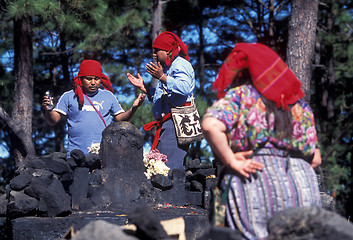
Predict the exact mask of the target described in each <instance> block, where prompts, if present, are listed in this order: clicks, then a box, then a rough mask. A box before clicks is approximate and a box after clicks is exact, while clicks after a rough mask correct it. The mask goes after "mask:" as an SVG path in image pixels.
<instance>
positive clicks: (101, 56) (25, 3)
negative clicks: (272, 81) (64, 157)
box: [0, 0, 353, 218]
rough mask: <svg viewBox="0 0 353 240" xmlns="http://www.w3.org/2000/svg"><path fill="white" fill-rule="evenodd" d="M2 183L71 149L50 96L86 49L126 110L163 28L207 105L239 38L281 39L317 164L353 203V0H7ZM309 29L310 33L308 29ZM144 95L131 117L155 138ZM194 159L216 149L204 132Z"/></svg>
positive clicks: (65, 86)
mask: <svg viewBox="0 0 353 240" xmlns="http://www.w3.org/2000/svg"><path fill="white" fill-rule="evenodd" d="M0 7H1V9H0V32H1V39H0V92H1V94H0V126H1V131H0V156H1V158H0V163H1V166H0V167H1V168H0V173H1V178H0V185H1V191H5V188H6V185H7V184H8V182H9V180H10V179H11V178H12V177H13V176H14V170H15V169H16V167H17V166H19V165H20V164H21V162H22V161H24V159H25V158H26V157H27V156H30V155H32V154H36V155H43V154H46V153H49V152H53V151H65V139H66V128H65V123H64V122H63V123H62V124H59V125H57V126H56V127H54V128H51V127H49V126H48V125H47V124H46V123H45V121H44V117H43V112H42V110H41V102H42V98H43V95H44V93H45V91H47V90H51V91H52V92H53V95H54V99H55V100H57V99H58V97H59V96H60V95H61V94H62V93H63V92H64V91H67V90H70V89H71V88H72V79H73V77H74V76H76V74H77V72H78V67H79V64H80V63H81V61H82V60H83V59H88V58H91V59H92V58H93V59H97V60H98V61H100V62H101V63H102V66H103V69H104V72H105V73H106V74H107V75H108V76H109V78H110V79H111V82H112V84H113V87H114V89H115V95H116V97H117V98H118V100H119V101H120V102H121V103H122V105H123V107H124V109H127V108H128V107H129V106H131V104H132V99H133V98H134V97H135V96H136V94H138V91H137V90H136V89H134V88H133V86H132V85H131V84H130V83H129V82H128V80H127V78H126V73H127V72H131V73H133V74H136V73H137V72H140V73H141V74H142V76H143V77H144V78H145V79H146V80H148V81H151V82H152V83H154V82H155V81H154V80H152V79H151V77H150V76H148V74H146V71H145V65H146V63H148V62H150V61H152V49H151V45H152V42H153V39H154V38H155V37H156V35H157V34H158V33H160V32H161V31H164V30H169V31H173V32H174V33H176V34H177V35H179V36H180V37H181V39H182V40H183V41H184V42H185V43H186V44H187V45H188V47H189V53H190V59H191V60H190V61H191V63H192V65H193V66H194V69H195V73H196V89H195V95H196V104H197V107H198V109H199V111H200V114H201V115H202V114H203V113H204V112H205V109H206V108H207V107H208V106H210V105H211V103H212V102H213V101H214V100H215V93H214V92H212V89H211V85H212V82H213V81H214V79H215V77H216V75H217V72H218V70H219V68H220V66H221V64H222V62H223V61H224V59H225V58H226V56H227V55H228V54H229V53H230V51H231V50H232V48H233V47H234V45H235V44H236V43H237V42H249V43H253V42H259V43H263V44H266V45H268V46H270V47H271V48H273V49H274V50H275V51H276V52H277V53H278V54H279V55H280V56H281V57H282V58H283V59H285V60H286V62H287V64H288V65H289V66H290V67H291V68H292V69H293V71H294V72H295V73H296V74H297V76H298V78H299V79H300V80H301V81H302V83H303V89H304V91H305V93H306V94H307V95H306V100H307V101H308V102H310V105H311V107H312V108H313V110H314V113H315V117H316V127H317V131H318V136H319V142H320V149H321V152H322V160H323V163H322V166H321V168H319V169H318V170H317V173H318V176H319V177H320V180H321V183H322V190H323V191H325V192H327V193H328V194H330V195H331V196H333V197H334V199H335V206H336V211H337V212H338V213H340V214H341V215H343V216H345V217H347V218H350V216H352V214H353V204H351V203H352V201H353V178H352V171H353V162H352V148H353V144H352V140H353V139H352V134H353V121H352V111H353V107H352V103H353V93H352V89H353V88H352V82H353V81H352V80H353V1H351V0H350V1H343V0H338V1H334V0H322V1H318V0H311V1H307V0H292V1H290V0H283V1H275V0H238V1H232V0H218V1H213V0H119V1H116V0H36V1H34V0H33V1H30V0H18V1H11V0H1V4H0ZM305 30H307V31H308V32H306V31H305ZM152 118H153V117H152V114H151V104H150V103H149V102H148V101H145V103H144V104H143V106H142V107H141V108H140V109H139V110H138V111H137V113H136V115H135V116H134V118H133V119H132V123H133V124H134V125H135V126H137V127H138V128H139V129H140V130H141V131H142V133H143V135H144V138H145V142H146V145H147V147H148V143H150V142H151V140H152V137H153V132H152V133H150V132H144V131H143V129H142V125H143V124H145V123H148V122H149V121H151V120H153V119H152ZM188 155H189V156H188V158H195V157H198V158H200V159H201V160H202V161H210V160H212V159H213V157H212V152H211V151H210V149H209V147H207V143H206V142H205V141H202V142H198V143H195V144H193V146H192V148H191V150H190V151H189V154H188Z"/></svg>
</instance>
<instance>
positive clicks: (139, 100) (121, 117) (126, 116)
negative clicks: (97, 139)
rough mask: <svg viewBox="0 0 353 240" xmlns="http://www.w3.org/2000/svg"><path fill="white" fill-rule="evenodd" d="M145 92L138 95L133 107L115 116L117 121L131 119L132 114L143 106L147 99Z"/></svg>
mask: <svg viewBox="0 0 353 240" xmlns="http://www.w3.org/2000/svg"><path fill="white" fill-rule="evenodd" d="M145 96H146V95H145V94H143V93H140V94H139V95H138V97H137V98H136V99H135V101H134V103H133V104H132V107H131V108H130V109H129V110H127V111H126V112H123V113H120V114H118V115H115V116H114V120H115V121H130V119H131V118H132V116H133V115H134V114H135V112H136V110H137V109H138V108H139V107H140V106H141V104H142V103H143V101H145Z"/></svg>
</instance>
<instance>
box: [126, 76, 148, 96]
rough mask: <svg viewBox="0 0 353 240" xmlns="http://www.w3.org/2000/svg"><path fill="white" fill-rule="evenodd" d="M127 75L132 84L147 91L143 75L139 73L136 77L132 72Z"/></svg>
mask: <svg viewBox="0 0 353 240" xmlns="http://www.w3.org/2000/svg"><path fill="white" fill-rule="evenodd" d="M126 76H127V78H128V79H129V81H130V82H131V84H132V85H134V86H135V87H137V88H139V89H141V91H143V92H144V93H147V92H146V88H145V85H144V83H143V78H142V77H141V75H140V74H139V73H137V77H134V76H133V75H131V74H130V73H127V74H126Z"/></svg>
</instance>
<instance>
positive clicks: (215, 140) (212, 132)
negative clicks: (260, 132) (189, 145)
mask: <svg viewBox="0 0 353 240" xmlns="http://www.w3.org/2000/svg"><path fill="white" fill-rule="evenodd" d="M202 130H203V135H204V137H205V138H206V140H207V142H208V143H209V145H210V146H211V148H212V150H213V151H214V152H215V154H216V155H217V156H218V157H219V159H220V160H221V161H222V163H223V164H224V165H225V166H227V167H229V168H231V169H233V170H235V171H237V172H238V173H240V174H241V175H243V176H244V177H246V178H248V177H249V176H250V174H251V173H255V172H256V171H257V170H261V169H263V168H264V165H263V164H262V163H260V162H258V161H255V160H252V159H248V157H250V156H251V154H252V153H253V151H246V152H238V153H235V154H234V153H233V151H232V149H231V148H230V147H229V145H228V139H227V135H226V131H227V128H226V126H225V125H224V123H223V122H221V121H220V120H218V119H216V118H213V117H206V118H204V119H203V121H202Z"/></svg>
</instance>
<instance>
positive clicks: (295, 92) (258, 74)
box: [213, 43, 304, 110]
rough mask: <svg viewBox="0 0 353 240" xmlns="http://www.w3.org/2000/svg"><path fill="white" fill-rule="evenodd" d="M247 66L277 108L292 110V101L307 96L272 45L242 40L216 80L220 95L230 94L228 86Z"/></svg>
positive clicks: (261, 90) (257, 87)
mask: <svg viewBox="0 0 353 240" xmlns="http://www.w3.org/2000/svg"><path fill="white" fill-rule="evenodd" d="M245 68H248V69H249V71H250V74H251V77H252V79H251V80H252V82H253V84H254V86H255V88H256V89H257V90H258V91H259V92H260V93H261V94H262V95H264V96H265V97H266V98H267V99H269V100H271V101H274V102H275V103H276V104H277V108H280V107H283V108H284V109H286V110H288V104H294V103H295V102H297V101H298V100H299V99H301V98H302V97H304V93H303V91H302V89H301V82H300V81H299V80H298V78H297V77H296V76H295V75H294V73H293V72H292V71H291V70H290V69H289V68H288V66H287V65H286V64H285V63H284V62H283V60H282V59H281V58H280V57H279V56H278V55H277V54H276V53H275V52H274V51H273V50H272V49H270V48H269V47H267V46H265V45H263V44H260V43H252V44H250V43H238V44H236V45H235V47H234V48H233V50H232V52H231V53H230V55H229V56H228V57H227V59H226V60H225V62H224V63H223V65H222V67H221V69H220V71H219V73H218V77H217V79H216V80H215V82H214V83H213V89H214V90H216V91H218V98H222V97H223V96H224V95H225V94H226V89H227V87H228V86H229V85H230V84H231V83H232V82H233V80H234V79H235V78H236V77H237V75H238V74H239V72H240V71H241V70H242V69H245Z"/></svg>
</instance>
